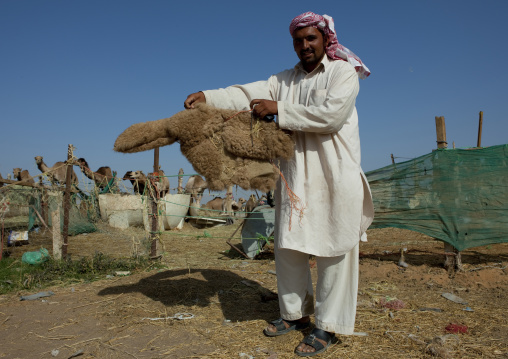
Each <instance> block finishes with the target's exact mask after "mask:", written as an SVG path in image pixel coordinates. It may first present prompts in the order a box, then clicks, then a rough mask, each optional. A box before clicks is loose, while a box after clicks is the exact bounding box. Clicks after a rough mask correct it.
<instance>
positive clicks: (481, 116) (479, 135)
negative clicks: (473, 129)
mask: <svg viewBox="0 0 508 359" xmlns="http://www.w3.org/2000/svg"><path fill="white" fill-rule="evenodd" d="M482 126H483V111H480V120H479V121H478V141H476V147H482Z"/></svg>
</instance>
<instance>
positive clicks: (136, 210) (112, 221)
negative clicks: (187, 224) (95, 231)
mask: <svg viewBox="0 0 508 359" xmlns="http://www.w3.org/2000/svg"><path fill="white" fill-rule="evenodd" d="M189 203H190V195H188V194H167V195H166V196H165V197H164V198H163V199H161V200H160V202H159V211H160V216H159V230H161V231H164V230H170V229H180V228H182V226H183V223H184V218H185V215H186V214H187V211H188V210H189ZM99 206H100V212H101V218H102V220H104V221H107V222H108V223H109V225H110V226H111V227H114V228H119V229H126V228H128V227H144V228H145V230H147V231H150V230H151V227H150V221H149V218H148V215H149V214H151V211H152V210H151V205H150V201H149V198H148V197H146V196H139V195H120V194H111V193H108V194H101V195H99Z"/></svg>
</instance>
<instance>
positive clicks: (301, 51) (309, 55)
mask: <svg viewBox="0 0 508 359" xmlns="http://www.w3.org/2000/svg"><path fill="white" fill-rule="evenodd" d="M325 46H326V43H325V40H324V39H323V34H321V31H319V30H318V29H316V28H315V27H310V26H309V27H302V28H300V29H298V30H296V31H295V32H294V33H293V47H294V49H295V52H296V54H297V55H298V58H299V59H300V61H301V62H302V65H303V68H304V69H305V70H307V71H308V72H311V71H312V70H314V69H315V68H316V66H317V65H318V64H319V63H320V61H321V59H322V58H323V56H324V55H325Z"/></svg>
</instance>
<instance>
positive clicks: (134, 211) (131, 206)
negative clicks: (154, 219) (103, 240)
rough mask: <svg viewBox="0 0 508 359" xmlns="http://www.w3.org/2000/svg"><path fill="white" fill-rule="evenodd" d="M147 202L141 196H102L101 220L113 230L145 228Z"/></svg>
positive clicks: (100, 198)
mask: <svg viewBox="0 0 508 359" xmlns="http://www.w3.org/2000/svg"><path fill="white" fill-rule="evenodd" d="M146 200H147V198H146V197H141V196H139V195H121V194H112V193H107V194H100V195H99V207H100V212H101V219H102V220H103V221H105V222H108V223H109V225H110V226H111V227H113V228H119V229H127V228H129V227H143V226H144V220H143V211H144V208H145V207H146V205H147V204H146Z"/></svg>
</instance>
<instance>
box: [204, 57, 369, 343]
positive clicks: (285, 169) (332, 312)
mask: <svg viewBox="0 0 508 359" xmlns="http://www.w3.org/2000/svg"><path fill="white" fill-rule="evenodd" d="M358 90H359V84H358V76H357V74H356V72H355V69H354V68H353V67H352V66H351V65H350V64H349V63H347V62H345V61H341V60H336V61H331V60H329V59H328V57H326V56H325V57H324V58H323V60H322V61H321V63H320V64H319V66H317V67H316V68H315V69H314V70H313V71H312V72H311V73H307V72H306V71H305V70H304V69H303V68H302V67H301V64H298V65H297V66H295V68H294V69H290V70H286V71H283V72H281V73H278V74H276V75H273V76H271V77H270V78H269V79H268V80H267V81H259V82H254V83H250V84H246V85H235V86H230V87H228V88H225V89H218V90H212V91H204V94H205V98H206V102H207V103H208V104H210V105H212V106H215V107H219V108H233V109H236V110H246V109H249V104H250V102H251V101H252V100H253V99H268V100H273V101H277V106H278V115H277V120H278V123H279V127H280V128H283V129H287V130H291V131H293V138H294V140H295V155H294V157H293V158H291V159H290V160H287V161H286V160H280V162H279V163H280V169H281V172H282V173H283V175H284V178H285V180H286V182H287V186H288V188H289V189H290V190H291V191H292V192H293V193H294V194H295V195H296V196H298V197H299V198H300V200H301V202H302V203H303V204H304V206H305V207H304V210H303V213H299V212H298V211H296V210H292V207H291V201H290V197H289V193H288V191H287V188H286V185H285V184H284V183H282V182H281V181H279V183H278V185H277V190H276V191H275V201H276V211H275V212H276V226H275V265H276V269H277V287H278V292H279V307H280V313H281V317H282V318H284V319H286V320H296V319H299V318H302V317H304V316H308V315H311V314H313V313H315V325H316V327H317V328H319V329H323V330H326V331H329V332H334V333H341V334H352V333H353V330H354V322H355V314H356V300H357V292H358V253H359V249H358V247H359V246H358V242H359V241H360V238H361V237H362V235H363V234H364V233H365V231H366V230H367V227H368V226H369V225H370V223H371V222H372V219H373V217H374V207H373V204H372V196H371V193H370V189H369V185H368V183H367V180H366V178H365V176H364V174H363V172H362V169H361V167H360V137H359V129H358V116H357V113H356V108H355V101H356V96H357V94H358ZM300 215H301V216H300ZM309 254H312V255H315V256H316V261H317V267H318V281H317V285H316V300H315V308H314V295H313V284H312V278H311V275H310V268H309V260H308V255H309Z"/></svg>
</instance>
